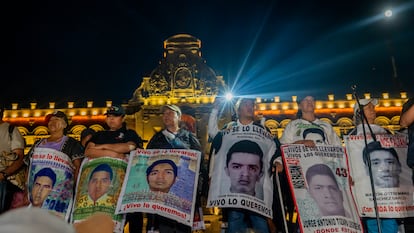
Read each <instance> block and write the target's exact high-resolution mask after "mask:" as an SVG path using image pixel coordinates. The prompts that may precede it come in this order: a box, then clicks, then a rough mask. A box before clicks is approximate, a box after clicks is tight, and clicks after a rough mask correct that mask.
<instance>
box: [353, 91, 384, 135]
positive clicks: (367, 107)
mask: <svg viewBox="0 0 414 233" xmlns="http://www.w3.org/2000/svg"><path fill="white" fill-rule="evenodd" d="M358 103H359V104H358ZM378 103H379V101H378V99H375V98H372V99H359V100H358V101H356V102H355V104H354V116H353V120H354V124H355V128H354V129H353V130H352V131H351V132H350V133H349V135H357V134H361V133H363V128H362V127H365V132H368V133H369V129H368V126H367V124H369V126H370V127H371V129H372V132H373V133H374V134H386V133H390V132H389V131H387V130H386V129H384V128H382V127H381V126H379V125H376V124H375V123H374V122H375V118H376V117H377V113H376V112H375V106H377V105H378ZM361 114H362V115H361ZM363 122H364V123H363Z"/></svg>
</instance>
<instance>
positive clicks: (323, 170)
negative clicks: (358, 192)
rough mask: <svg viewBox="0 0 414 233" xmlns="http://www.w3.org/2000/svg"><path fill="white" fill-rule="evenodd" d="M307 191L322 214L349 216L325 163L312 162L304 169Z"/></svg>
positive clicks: (338, 189)
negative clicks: (312, 163)
mask: <svg viewBox="0 0 414 233" xmlns="http://www.w3.org/2000/svg"><path fill="white" fill-rule="evenodd" d="M306 182H307V185H308V193H309V195H310V196H311V197H312V199H313V200H314V201H315V204H316V205H317V206H318V209H319V213H320V215H321V216H322V217H324V216H335V215H337V216H344V217H350V214H349V213H348V212H347V211H346V210H345V208H344V205H343V202H344V197H343V193H342V191H341V189H340V188H339V185H338V182H337V180H336V178H335V175H334V173H333V172H332V170H331V168H330V167H328V166H327V165H325V164H321V163H320V164H314V165H312V166H311V167H309V168H308V169H307V170H306Z"/></svg>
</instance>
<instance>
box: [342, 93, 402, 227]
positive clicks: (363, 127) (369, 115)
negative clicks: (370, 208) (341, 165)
mask: <svg viewBox="0 0 414 233" xmlns="http://www.w3.org/2000/svg"><path fill="white" fill-rule="evenodd" d="M358 103H359V104H358ZM377 104H378V99H376V98H372V99H359V100H358V101H357V102H355V104H354V116H353V119H354V123H355V125H356V127H355V128H354V129H353V130H352V131H351V132H350V133H349V135H364V133H365V136H366V135H371V131H370V129H371V130H372V133H374V135H379V134H391V133H390V131H389V130H387V129H385V128H383V127H381V126H379V125H376V124H375V123H374V122H375V118H376V116H377V115H376V111H375V106H376V105H377ZM371 136H372V135H371ZM378 144H379V143H376V142H372V143H370V144H368V145H367V146H368V148H364V150H363V159H364V164H367V160H368V153H371V152H374V151H378V150H381V149H379V148H380V147H381V145H380V144H379V145H378ZM371 147H372V148H371ZM375 153H377V152H375ZM389 153H390V154H391V156H389V157H390V159H392V161H394V160H395V157H394V156H393V155H392V153H391V152H389ZM389 153H387V154H389ZM374 156H377V155H376V154H374V155H373V158H371V164H372V175H373V179H374V185H375V186H377V187H380V186H383V187H385V186H387V185H396V183H395V182H394V181H395V180H396V179H395V177H394V178H387V180H388V181H387V182H384V180H381V177H382V176H381V175H380V174H376V172H375V170H377V171H380V170H382V167H381V168H378V167H377V168H375V165H376V164H381V163H380V162H378V163H377V162H375V161H373V159H375V158H374ZM392 163H394V162H392ZM397 163H398V164H399V165H396V166H397V167H399V169H398V168H397V169H394V170H395V172H394V173H395V175H397V176H398V175H399V173H400V172H401V164H400V163H399V161H398V162H397ZM367 169H368V167H367ZM387 170H389V169H388V168H387ZM398 170H399V172H398ZM367 174H369V171H367ZM374 174H375V176H374ZM351 179H352V177H351ZM391 181H392V182H391ZM378 185H380V186H378ZM362 220H363V221H362V222H363V224H364V227H365V228H366V230H367V231H368V232H369V233H371V232H372V233H376V232H378V226H377V219H375V218H362ZM380 221H381V229H382V232H383V233H397V232H398V222H397V220H396V219H393V218H381V219H380Z"/></svg>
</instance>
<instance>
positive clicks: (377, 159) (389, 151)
mask: <svg viewBox="0 0 414 233" xmlns="http://www.w3.org/2000/svg"><path fill="white" fill-rule="evenodd" d="M362 153H363V159H364V164H365V168H366V172H367V175H369V170H368V169H369V168H368V158H369V160H370V161H371V171H372V177H373V180H374V185H375V187H378V188H396V187H399V186H400V174H401V171H402V170H401V163H400V160H399V158H398V154H397V152H396V151H395V149H394V148H384V147H382V146H381V144H380V143H379V142H371V143H369V144H368V145H367V147H365V148H364V150H363V152H362Z"/></svg>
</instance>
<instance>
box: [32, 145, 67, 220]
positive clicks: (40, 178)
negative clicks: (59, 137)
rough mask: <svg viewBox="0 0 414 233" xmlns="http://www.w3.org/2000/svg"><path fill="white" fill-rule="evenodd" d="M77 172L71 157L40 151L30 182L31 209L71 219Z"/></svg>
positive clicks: (39, 149)
mask: <svg viewBox="0 0 414 233" xmlns="http://www.w3.org/2000/svg"><path fill="white" fill-rule="evenodd" d="M73 177H74V168H73V164H72V162H71V160H70V159H69V157H68V156H67V155H66V154H64V153H62V152H60V151H57V150H53V149H48V148H36V149H35V150H34V152H33V155H32V158H31V162H30V171H29V179H28V186H29V190H28V195H29V201H30V205H31V206H32V207H38V208H42V209H48V210H50V211H51V212H52V213H53V214H55V215H57V216H60V217H61V218H64V219H66V220H68V219H69V215H70V212H71V207H72V201H73V198H72V197H73V186H74V180H73Z"/></svg>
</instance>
